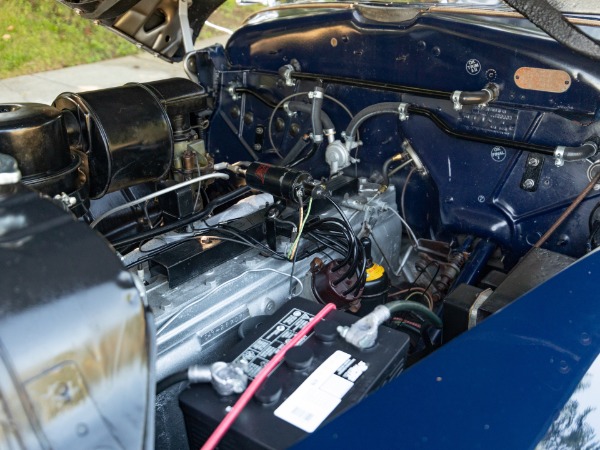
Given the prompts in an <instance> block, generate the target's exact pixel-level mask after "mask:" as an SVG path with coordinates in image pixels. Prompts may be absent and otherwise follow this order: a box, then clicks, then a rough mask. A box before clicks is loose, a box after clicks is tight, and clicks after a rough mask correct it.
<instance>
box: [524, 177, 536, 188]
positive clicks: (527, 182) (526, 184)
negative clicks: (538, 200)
mask: <svg viewBox="0 0 600 450" xmlns="http://www.w3.org/2000/svg"><path fill="white" fill-rule="evenodd" d="M534 186H535V181H533V180H532V179H531V178H527V179H526V180H525V181H523V187H524V188H525V189H531V188H532V187H534Z"/></svg>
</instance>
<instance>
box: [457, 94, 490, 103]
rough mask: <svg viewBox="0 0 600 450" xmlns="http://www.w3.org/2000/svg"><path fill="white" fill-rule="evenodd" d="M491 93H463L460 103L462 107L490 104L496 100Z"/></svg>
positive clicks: (459, 99)
mask: <svg viewBox="0 0 600 450" xmlns="http://www.w3.org/2000/svg"><path fill="white" fill-rule="evenodd" d="M490 92H491V91H473V92H461V93H460V96H459V98H458V102H459V103H460V104H461V105H481V104H483V103H489V102H491V101H492V100H493V99H494V97H493V96H492V95H491V94H490Z"/></svg>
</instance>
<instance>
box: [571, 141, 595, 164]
mask: <svg viewBox="0 0 600 450" xmlns="http://www.w3.org/2000/svg"><path fill="white" fill-rule="evenodd" d="M597 151H598V146H597V145H596V144H595V143H593V142H586V143H584V144H583V145H582V146H581V147H565V150H564V153H563V159H564V160H565V161H581V160H583V159H587V158H590V157H592V156H594V155H595V154H596V152H597Z"/></svg>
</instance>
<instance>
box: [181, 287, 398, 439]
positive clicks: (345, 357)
mask: <svg viewBox="0 0 600 450" xmlns="http://www.w3.org/2000/svg"><path fill="white" fill-rule="evenodd" d="M322 307H323V306H322V305H320V304H318V303H315V302H311V301H308V300H303V299H293V300H291V301H289V302H288V303H286V304H285V305H284V306H283V307H281V308H280V309H279V310H278V311H276V312H275V313H274V314H273V315H272V316H266V317H265V319H264V321H263V322H262V323H261V324H260V325H258V326H257V327H256V328H255V329H253V330H251V331H250V332H248V331H246V333H244V334H245V337H244V339H243V340H242V341H241V342H240V343H239V344H237V345H236V346H234V347H233V348H232V349H230V350H228V351H226V352H225V353H224V354H223V355H222V358H221V360H222V361H227V362H228V361H238V362H241V363H242V364H245V367H246V369H245V370H246V373H247V374H248V377H249V378H250V379H253V378H254V377H255V376H256V375H257V374H258V372H259V371H260V370H261V368H262V367H263V366H264V365H265V364H266V363H267V362H268V361H269V360H270V358H271V357H272V356H273V355H274V354H275V353H277V351H278V350H279V349H280V348H281V347H283V345H285V343H286V342H287V341H288V340H289V339H291V338H292V337H293V336H294V335H295V334H296V333H297V332H298V331H299V330H300V329H301V328H302V327H303V326H304V325H306V324H307V323H308V321H309V320H310V319H311V318H312V317H313V316H314V315H315V314H316V313H318V311H319V310H320V309H321V308H322ZM359 319H360V318H359V317H356V316H353V315H351V314H348V313H344V312H341V311H332V312H330V313H329V314H328V315H327V318H326V319H325V320H323V321H321V322H320V323H318V324H317V325H316V326H315V328H314V330H313V332H312V333H311V334H309V335H308V336H307V337H306V338H305V339H304V341H302V342H301V343H300V344H299V345H297V346H296V347H293V348H292V349H290V350H289V351H288V352H287V354H286V356H285V358H284V360H283V362H282V363H281V364H280V365H279V366H278V367H277V368H276V369H275V370H274V371H273V372H272V373H271V375H270V376H269V378H268V379H267V380H266V381H265V382H264V384H263V385H262V386H261V388H260V389H259V390H258V392H257V393H256V395H255V396H254V398H253V400H252V401H250V402H249V403H248V405H247V406H246V408H245V409H244V410H243V411H242V413H241V414H240V416H239V417H238V418H237V420H236V421H235V423H234V424H233V426H232V427H231V428H230V430H229V431H228V432H227V434H226V435H225V437H224V438H223V440H222V441H221V443H220V444H219V448H220V449H279V448H288V447H290V446H292V445H294V444H295V443H297V442H298V441H300V440H301V439H302V438H304V437H306V436H307V435H308V433H311V432H313V431H315V430H316V429H317V428H319V427H321V426H322V425H324V424H325V423H327V422H328V421H330V420H332V419H333V418H335V417H336V416H338V415H339V414H341V413H342V412H344V411H345V410H347V409H348V408H350V407H351V406H352V405H355V404H356V403H358V402H359V401H360V400H361V399H363V398H364V397H365V396H367V395H368V394H369V393H371V392H373V391H375V390H376V389H378V388H379V387H381V386H382V385H384V384H385V383H386V382H388V381H389V380H391V379H392V378H394V377H395V376H397V375H398V374H399V373H400V372H401V371H402V369H403V368H404V365H405V360H406V355H407V351H408V344H409V338H408V336H407V335H406V334H404V333H401V332H399V331H397V330H394V329H391V328H387V327H383V326H381V327H379V333H378V338H377V343H376V344H375V345H374V346H373V347H371V348H369V349H366V350H359V349H357V348H355V347H354V346H352V345H350V344H348V343H347V342H346V341H344V339H342V338H341V337H340V336H339V334H338V332H337V327H338V326H339V325H344V326H350V325H352V324H353V323H354V322H356V321H357V320H359ZM238 398H239V396H238V395H232V396H226V397H221V396H219V395H218V394H217V393H216V391H215V390H214V389H213V388H212V386H211V385H210V384H198V385H193V386H190V387H189V388H187V389H186V390H184V391H183V392H182V393H181V395H180V397H179V403H180V406H181V409H182V411H183V414H184V419H185V424H186V430H187V434H188V441H189V444H190V448H192V449H194V448H200V447H201V446H202V445H203V444H204V443H205V442H206V440H207V439H208V437H209V436H210V434H211V433H212V432H213V430H214V429H215V428H216V426H217V425H218V424H219V422H220V421H221V420H222V419H223V418H224V417H225V415H226V413H227V411H228V410H229V408H230V407H231V406H233V404H234V403H235V402H236V400H237V399H238Z"/></svg>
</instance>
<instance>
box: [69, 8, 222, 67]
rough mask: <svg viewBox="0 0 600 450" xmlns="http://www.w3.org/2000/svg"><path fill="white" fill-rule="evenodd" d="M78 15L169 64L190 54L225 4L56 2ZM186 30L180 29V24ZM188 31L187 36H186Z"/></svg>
mask: <svg viewBox="0 0 600 450" xmlns="http://www.w3.org/2000/svg"><path fill="white" fill-rule="evenodd" d="M58 1H59V2H60V3H62V4H64V5H66V6H68V7H69V8H71V9H73V10H74V11H75V12H76V13H77V14H78V15H80V16H82V17H85V18H86V19H90V20H92V21H94V23H96V24H97V25H102V26H104V27H106V28H109V29H110V30H112V31H113V32H115V33H117V34H118V35H120V36H122V37H124V38H125V39H127V40H129V41H131V42H133V43H135V44H136V45H137V46H138V47H140V48H143V49H144V50H147V51H149V52H150V53H152V54H154V55H155V56H159V57H161V58H163V59H166V60H168V61H171V62H173V61H180V60H181V59H182V58H183V56H184V55H185V54H186V53H187V52H189V51H191V50H192V47H193V43H194V41H195V40H196V38H197V37H198V34H199V33H200V30H201V28H202V26H203V25H204V22H205V21H206V19H208V17H209V16H210V15H211V14H212V13H213V11H215V10H216V9H217V8H218V7H219V6H221V5H222V4H223V3H224V2H225V0H58ZM186 22H188V23H189V25H190V26H189V27H182V26H181V24H182V23H186ZM188 30H189V32H188Z"/></svg>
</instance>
